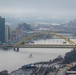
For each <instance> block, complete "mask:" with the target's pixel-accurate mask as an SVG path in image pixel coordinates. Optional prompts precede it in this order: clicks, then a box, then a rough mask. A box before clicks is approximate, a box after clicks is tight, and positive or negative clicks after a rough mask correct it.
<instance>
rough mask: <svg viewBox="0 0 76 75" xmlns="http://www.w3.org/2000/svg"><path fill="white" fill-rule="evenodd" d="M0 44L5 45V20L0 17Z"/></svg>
mask: <svg viewBox="0 0 76 75" xmlns="http://www.w3.org/2000/svg"><path fill="white" fill-rule="evenodd" d="M0 42H1V43H5V18H2V17H0Z"/></svg>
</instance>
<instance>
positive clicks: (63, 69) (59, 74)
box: [56, 67, 66, 75]
mask: <svg viewBox="0 0 76 75" xmlns="http://www.w3.org/2000/svg"><path fill="white" fill-rule="evenodd" d="M65 71H66V67H65V68H61V69H60V70H59V71H58V72H57V74H56V75H65Z"/></svg>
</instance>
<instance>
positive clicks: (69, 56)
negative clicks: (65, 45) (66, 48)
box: [63, 49, 76, 63]
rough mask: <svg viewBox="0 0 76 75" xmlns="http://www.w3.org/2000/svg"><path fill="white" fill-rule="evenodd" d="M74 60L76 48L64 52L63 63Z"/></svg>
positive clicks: (75, 59) (75, 58)
mask: <svg viewBox="0 0 76 75" xmlns="http://www.w3.org/2000/svg"><path fill="white" fill-rule="evenodd" d="M75 61H76V50H75V49H74V50H72V51H70V52H68V53H66V54H65V56H64V61H63V63H71V62H75Z"/></svg>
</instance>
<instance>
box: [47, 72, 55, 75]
mask: <svg viewBox="0 0 76 75" xmlns="http://www.w3.org/2000/svg"><path fill="white" fill-rule="evenodd" d="M47 75H55V72H49V73H48V74H47Z"/></svg>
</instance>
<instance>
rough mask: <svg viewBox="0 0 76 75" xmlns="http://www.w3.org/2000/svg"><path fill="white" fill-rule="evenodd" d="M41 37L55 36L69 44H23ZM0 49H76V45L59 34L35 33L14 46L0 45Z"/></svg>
mask: <svg viewBox="0 0 76 75" xmlns="http://www.w3.org/2000/svg"><path fill="white" fill-rule="evenodd" d="M41 35H50V36H56V37H58V38H60V39H64V40H65V41H66V42H68V43H69V45H68V44H25V42H26V41H27V40H30V39H32V38H33V37H38V36H41ZM2 47H5V48H6V47H7V48H9V47H13V48H18V49H19V48H76V43H75V42H73V41H72V40H70V39H68V38H66V37H64V36H62V35H60V34H56V33H49V32H44V33H42V32H41V33H37V34H32V35H30V36H27V37H25V38H23V39H21V40H20V41H18V42H16V43H15V44H11V45H2Z"/></svg>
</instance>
